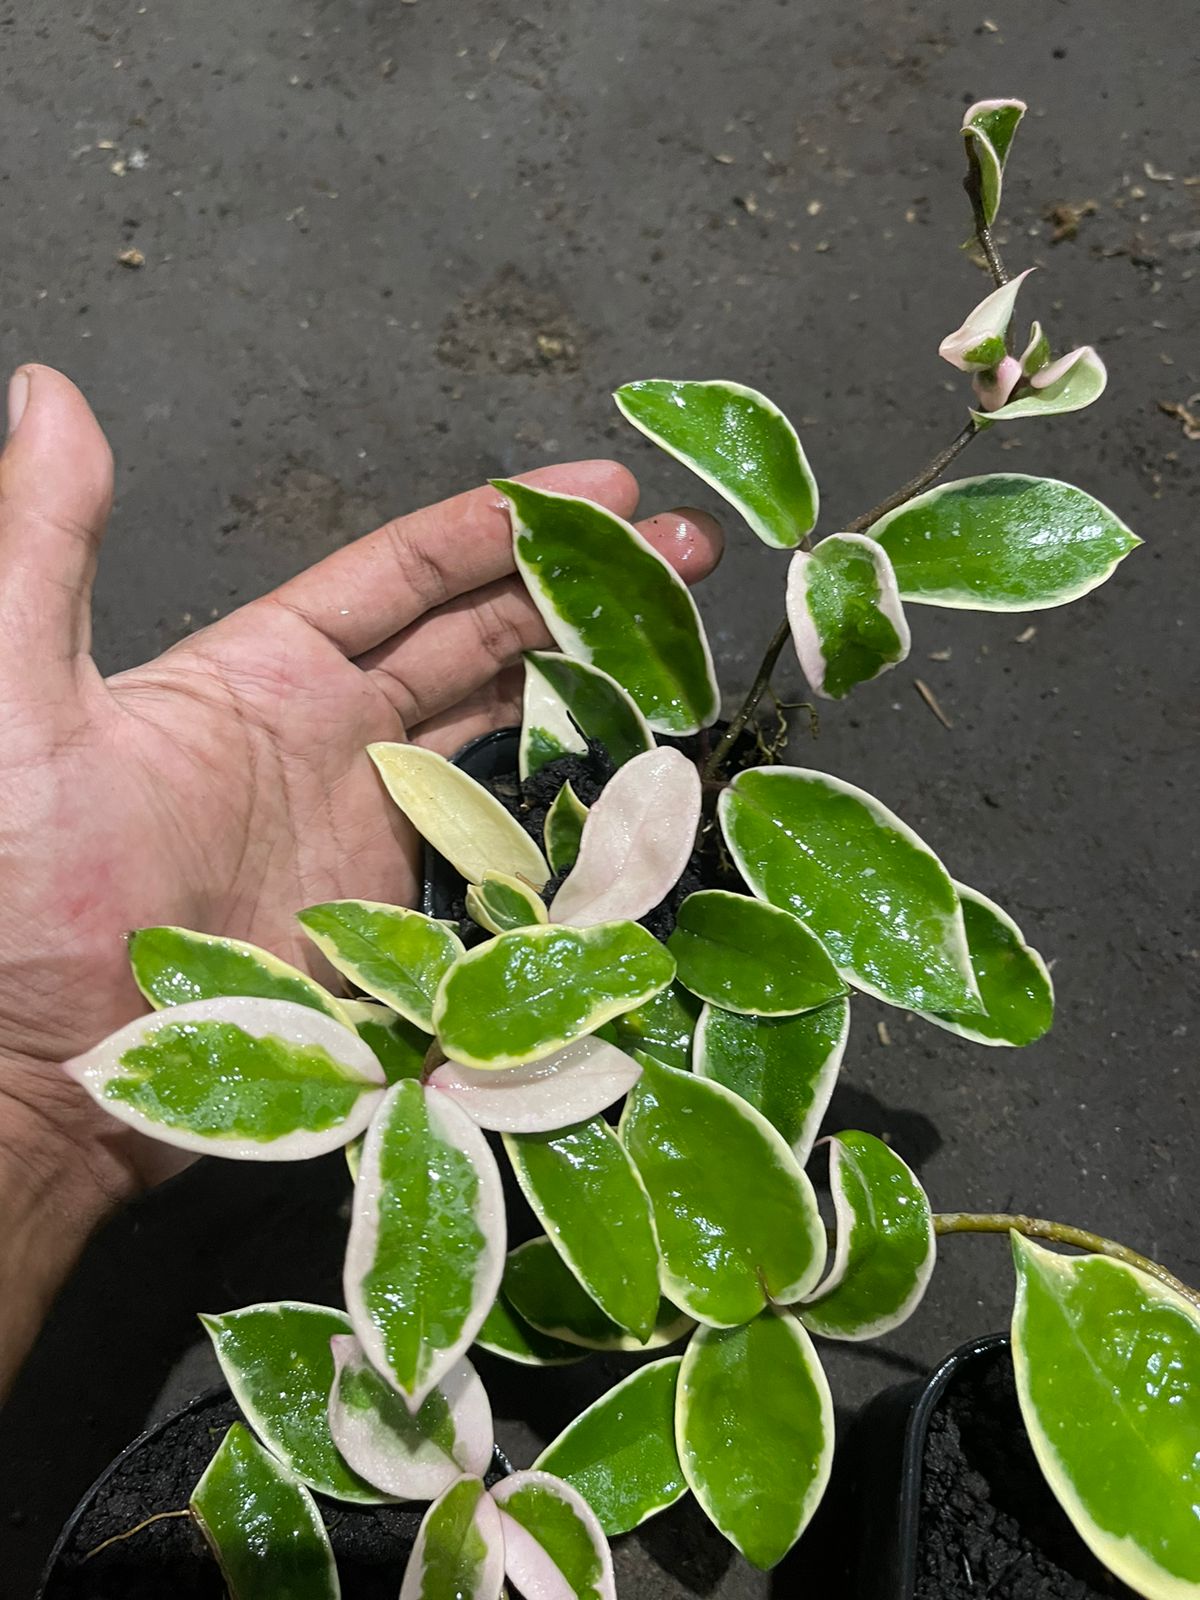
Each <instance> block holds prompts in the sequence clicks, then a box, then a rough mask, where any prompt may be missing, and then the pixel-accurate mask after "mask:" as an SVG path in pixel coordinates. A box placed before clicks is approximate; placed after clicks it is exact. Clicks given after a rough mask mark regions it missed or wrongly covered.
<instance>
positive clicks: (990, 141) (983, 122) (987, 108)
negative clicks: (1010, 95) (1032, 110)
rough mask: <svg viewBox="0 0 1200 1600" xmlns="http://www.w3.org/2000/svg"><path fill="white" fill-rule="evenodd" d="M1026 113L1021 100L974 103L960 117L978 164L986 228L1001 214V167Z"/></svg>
mask: <svg viewBox="0 0 1200 1600" xmlns="http://www.w3.org/2000/svg"><path fill="white" fill-rule="evenodd" d="M1025 111H1026V106H1025V102H1024V101H1023V100H977V101H976V102H975V104H974V105H972V106H968V107H967V109H966V111H965V113H964V114H963V124H962V131H963V137H964V138H965V139H966V141H967V148H968V150H971V151H973V152H974V155H975V159H976V160H977V161H978V163H979V173H980V198H981V200H982V203H983V215H984V221H985V222H986V223H987V225H988V226H989V227H991V225H992V223H993V222H995V220H996V216H997V213H998V212H999V210H1000V195H1001V188H1002V179H1003V176H1004V166H1005V163H1006V162H1007V160H1008V152H1009V149H1010V147H1011V145H1012V142H1013V135H1014V134H1015V133H1016V131H1017V124H1018V123H1019V122H1020V120H1021V118H1022V117H1023V116H1024V115H1025Z"/></svg>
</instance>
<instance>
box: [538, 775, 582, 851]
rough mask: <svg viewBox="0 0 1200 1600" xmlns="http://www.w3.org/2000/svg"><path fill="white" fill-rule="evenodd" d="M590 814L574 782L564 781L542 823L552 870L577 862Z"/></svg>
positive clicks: (543, 841)
mask: <svg viewBox="0 0 1200 1600" xmlns="http://www.w3.org/2000/svg"><path fill="white" fill-rule="evenodd" d="M587 817H588V808H587V807H586V806H585V805H584V803H583V801H582V800H581V799H580V798H579V796H578V795H577V794H576V793H575V791H574V789H572V787H571V785H570V784H569V783H564V784H563V786H562V788H561V789H560V790H559V791H558V793H557V794H556V795H555V796H554V799H553V800H552V801H551V802H550V807H549V809H548V810H547V812H546V820H545V822H544V823H543V824H542V843H543V844H544V845H545V847H546V860H547V861H548V862H549V863H550V870H551V871H552V872H562V871H563V870H564V869H565V868H567V867H573V866H574V865H575V861H576V858H577V857H578V855H579V841H580V839H582V837H583V825H584V823H585V822H586V821H587Z"/></svg>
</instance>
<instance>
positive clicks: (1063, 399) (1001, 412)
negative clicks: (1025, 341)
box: [971, 344, 1108, 422]
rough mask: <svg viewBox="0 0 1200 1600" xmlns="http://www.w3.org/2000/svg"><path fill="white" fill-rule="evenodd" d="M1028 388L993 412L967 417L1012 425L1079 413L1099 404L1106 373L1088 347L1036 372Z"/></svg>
mask: <svg viewBox="0 0 1200 1600" xmlns="http://www.w3.org/2000/svg"><path fill="white" fill-rule="evenodd" d="M1029 382H1030V384H1031V386H1032V387H1031V388H1030V389H1028V390H1023V391H1022V392H1021V393H1020V394H1019V395H1018V396H1017V398H1016V399H1015V400H1009V401H1008V402H1007V404H1006V405H1002V406H1000V407H998V408H997V409H996V410H994V411H984V412H982V413H981V412H977V411H973V412H972V413H971V415H972V416H973V417H974V418H975V420H976V421H977V422H1013V421H1015V420H1017V419H1018V418H1020V417H1056V416H1060V415H1062V414H1063V413H1064V412H1067V411H1082V410H1083V409H1084V407H1085V406H1090V405H1091V404H1092V403H1093V402H1094V401H1096V400H1099V398H1100V396H1101V395H1102V394H1103V393H1104V391H1105V389H1106V387H1107V386H1108V369H1107V368H1106V367H1105V365H1104V362H1103V361H1101V359H1100V357H1099V356H1098V355H1097V354H1096V352H1095V351H1094V350H1093V349H1092V347H1091V345H1090V344H1085V345H1081V346H1080V347H1079V349H1078V350H1071V351H1069V352H1068V353H1067V354H1066V355H1065V356H1060V357H1059V358H1058V360H1057V361H1053V362H1051V363H1050V364H1049V365H1048V366H1044V367H1042V368H1040V370H1038V371H1037V372H1035V373H1034V374H1033V376H1032V377H1031V378H1030V380H1029Z"/></svg>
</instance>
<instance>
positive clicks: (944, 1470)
mask: <svg viewBox="0 0 1200 1600" xmlns="http://www.w3.org/2000/svg"><path fill="white" fill-rule="evenodd" d="M981 1594H983V1595H987V1596H989V1597H990V1600H1113V1597H1114V1596H1120V1597H1121V1600H1136V1597H1135V1596H1134V1594H1133V1591H1132V1590H1131V1589H1128V1588H1126V1586H1125V1585H1124V1584H1123V1583H1118V1581H1117V1580H1116V1579H1115V1578H1114V1577H1113V1576H1112V1574H1111V1573H1109V1572H1106V1571H1105V1569H1104V1568H1103V1567H1102V1566H1101V1565H1100V1563H1099V1562H1098V1561H1097V1560H1096V1559H1095V1557H1094V1556H1093V1555H1092V1554H1091V1552H1090V1551H1089V1550H1088V1549H1087V1547H1086V1545H1084V1544H1083V1543H1082V1541H1081V1540H1080V1538H1079V1535H1078V1534H1077V1533H1076V1532H1075V1530H1074V1528H1072V1526H1071V1524H1070V1523H1069V1522H1068V1520H1067V1518H1066V1515H1065V1513H1064V1512H1063V1511H1062V1510H1061V1509H1060V1508H1059V1506H1058V1503H1057V1502H1056V1501H1055V1500H1054V1498H1053V1496H1052V1495H1051V1494H1050V1492H1049V1490H1048V1489H1047V1488H1046V1480H1045V1479H1044V1478H1043V1477H1042V1473H1041V1469H1040V1468H1039V1466H1038V1464H1037V1459H1036V1457H1035V1456H1034V1453H1033V1448H1032V1446H1031V1445H1030V1443H1029V1439H1028V1436H1027V1435H1026V1433H1025V1429H1024V1426H1023V1425H1022V1422H1021V1411H1020V1407H1019V1406H1018V1404H1017V1391H1016V1385H1015V1384H1014V1382H1013V1371H1012V1363H1011V1361H1010V1360H1009V1357H1008V1353H1007V1351H1004V1352H1001V1353H1000V1354H998V1355H994V1356H992V1357H991V1358H990V1359H986V1360H984V1359H981V1360H977V1361H976V1362H975V1363H974V1364H973V1365H972V1366H971V1367H970V1368H968V1369H967V1370H966V1371H964V1373H963V1374H962V1375H961V1376H960V1377H959V1378H958V1379H957V1380H956V1381H955V1382H953V1383H952V1384H951V1385H950V1387H949V1389H948V1390H947V1391H946V1393H945V1395H944V1396H943V1399H942V1403H941V1404H940V1405H939V1406H938V1408H937V1410H936V1411H935V1412H934V1413H933V1415H932V1416H931V1418H930V1419H929V1431H928V1434H927V1436H926V1445H925V1457H924V1463H923V1477H922V1482H921V1532H920V1544H919V1547H918V1565H917V1585H916V1596H915V1600H979V1596H980V1595H981Z"/></svg>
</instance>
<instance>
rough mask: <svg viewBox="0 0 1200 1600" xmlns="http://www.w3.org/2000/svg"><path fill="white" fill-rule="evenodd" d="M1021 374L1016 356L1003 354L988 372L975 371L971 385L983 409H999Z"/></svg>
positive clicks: (1020, 377)
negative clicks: (1002, 357) (1001, 358)
mask: <svg viewBox="0 0 1200 1600" xmlns="http://www.w3.org/2000/svg"><path fill="white" fill-rule="evenodd" d="M1023 376H1024V373H1023V372H1022V370H1021V363H1020V362H1019V361H1018V360H1017V358H1016V356H1005V357H1004V359H1003V360H1002V361H1001V362H1000V364H999V365H998V366H996V367H994V368H993V369H992V370H991V371H990V372H977V373H976V374H975V376H974V378H973V379H972V380H971V387H972V388H973V389H974V391H975V393H976V395H977V396H978V397H979V404H980V405H981V406H982V407H983V409H984V410H985V411H999V409H1000V407H1001V406H1002V405H1003V404H1004V402H1005V401H1006V400H1007V399H1008V397H1009V395H1010V394H1011V393H1012V392H1013V390H1014V389H1015V388H1016V386H1017V384H1018V383H1020V381H1021V379H1022V377H1023Z"/></svg>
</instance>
